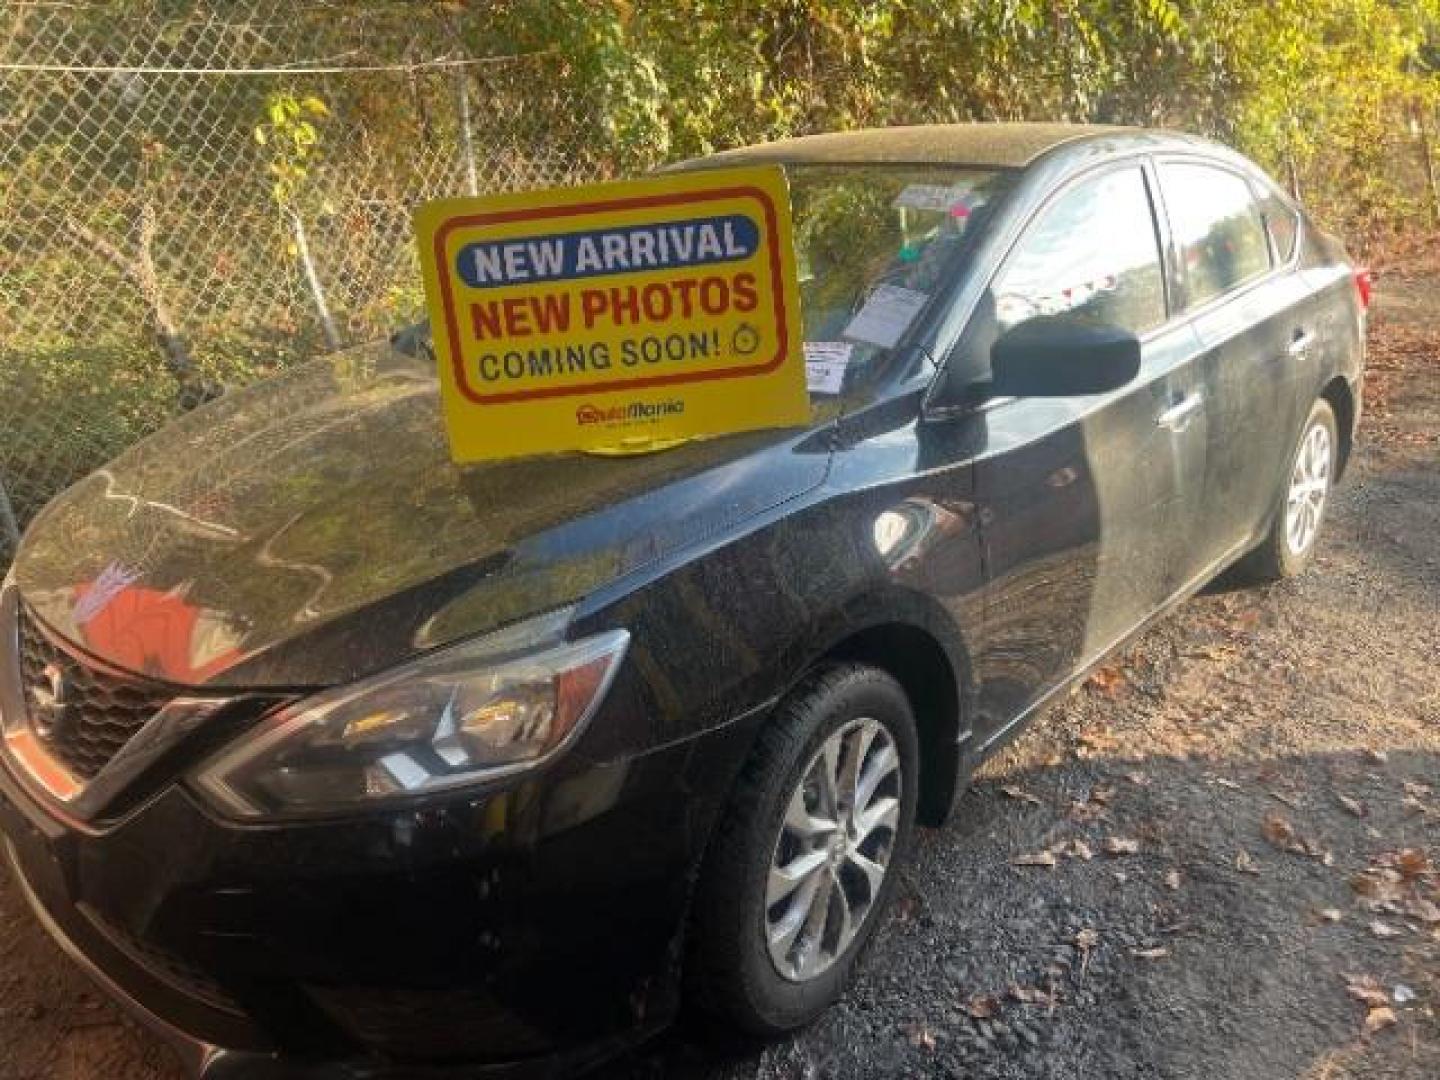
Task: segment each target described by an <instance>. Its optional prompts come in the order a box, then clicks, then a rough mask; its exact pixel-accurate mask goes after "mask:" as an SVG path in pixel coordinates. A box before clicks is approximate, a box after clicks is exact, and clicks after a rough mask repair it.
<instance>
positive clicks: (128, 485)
mask: <svg viewBox="0 0 1440 1080" xmlns="http://www.w3.org/2000/svg"><path fill="white" fill-rule="evenodd" d="M825 446H826V440H825V439H823V438H821V437H818V436H817V435H816V434H815V433H814V429H813V428H812V429H811V432H810V433H807V432H804V431H797V430H793V429H792V430H788V431H762V432H751V433H746V434H741V435H732V436H727V437H724V438H716V439H706V440H696V441H693V442H690V443H687V444H683V445H681V446H679V447H676V448H674V449H671V450H668V451H665V452H661V453H655V454H649V455H643V456H630V457H600V456H592V455H581V454H566V455H556V456H552V457H536V458H527V459H518V460H513V461H504V462H488V463H481V464H476V465H467V466H458V465H455V464H453V463H452V462H451V461H450V458H449V453H448V448H447V445H446V441H445V437H444V433H443V427H442V424H441V418H440V409H439V395H438V389H437V382H436V379H435V377H434V372H433V365H432V364H431V363H430V362H429V361H427V360H420V359H414V358H412V357H410V356H407V355H405V354H403V353H401V352H399V351H398V350H396V349H394V348H392V347H390V346H389V345H384V344H379V345H374V346H366V347H363V348H359V349H354V350H350V351H347V352H343V353H340V354H337V355H335V356H333V357H330V358H327V359H325V360H322V361H318V362H315V363H311V364H307V365H305V366H303V367H300V368H296V369H293V370H291V371H289V372H287V373H285V374H283V375H281V376H278V377H276V378H273V379H270V380H267V381H265V382H263V383H261V384H258V385H257V386H254V387H252V388H250V389H247V390H244V391H240V392H236V393H233V394H229V395H226V396H225V397H224V398H222V399H221V400H219V401H217V402H214V403H212V404H210V405H208V406H205V407H203V408H201V409H198V410H196V411H195V412H193V413H190V414H188V415H186V416H184V417H183V418H181V419H180V420H178V421H177V422H176V423H174V424H172V425H171V426H169V427H168V428H166V429H165V430H163V431H161V432H160V433H158V434H156V435H154V436H152V437H151V438H149V439H147V440H146V441H144V442H142V443H140V444H139V445H137V446H136V447H134V448H133V449H131V450H130V451H128V452H127V453H125V454H124V455H122V456H121V457H120V458H118V459H116V460H115V461H114V462H113V463H111V464H110V465H109V466H107V467H106V468H103V469H101V470H99V471H98V472H96V473H94V474H93V475H91V476H90V477H88V478H87V479H85V480H83V481H81V482H80V483H79V484H76V485H75V486H74V487H72V488H71V489H70V490H68V491H66V492H65V493H64V494H62V495H61V496H59V497H58V498H57V499H56V500H55V501H54V502H52V503H51V504H50V505H49V506H48V507H46V509H45V510H44V511H43V512H42V513H41V514H40V515H39V517H38V518H37V519H36V520H35V522H34V523H33V525H32V526H31V528H30V530H29V531H28V533H27V534H26V536H25V539H24V541H23V542H22V544H21V547H20V551H19V552H18V554H17V557H16V562H15V567H14V572H15V579H16V582H17V584H18V586H19V589H20V592H21V595H22V596H23V597H24V599H25V601H26V604H27V607H28V609H29V611H30V612H31V614H32V615H34V616H35V617H38V619H39V620H40V621H42V622H43V623H45V624H47V625H48V626H49V627H50V628H51V629H52V630H54V631H56V632H58V633H60V634H62V635H64V636H65V637H67V638H69V639H70V640H72V641H74V642H75V643H77V644H78V645H80V646H81V647H82V648H83V649H84V650H85V651H87V652H89V653H90V654H91V655H92V656H94V657H96V658H98V659H100V660H102V661H104V662H106V663H108V664H110V665H113V666H115V667H118V668H121V669H125V670H129V671H135V672H139V673H143V674H146V675H149V676H152V677H155V678H160V679H164V680H167V681H170V682H173V683H178V684H182V685H188V686H207V687H227V688H231V687H234V688H238V687H244V688H258V687H308V686H319V685H327V684H331V683H336V682H342V681H345V680H348V679H353V678H356V677H358V676H360V675H363V674H366V673H368V672H371V671H375V670H379V669H381V668H383V667H386V666H389V665H391V664H393V663H396V662H399V661H400V660H403V659H405V658H406V657H408V656H410V655H413V654H415V653H417V652H420V651H423V650H425V649H428V648H433V647H435V646H438V645H442V644H445V643H446V642H450V641H455V640H459V639H461V638H464V637H468V636H471V635H474V634H478V633H482V632H484V631H487V630H490V629H493V628H495V627H498V626H501V625H503V624H504V623H507V622H510V621H513V620H514V619H517V618H520V617H523V616H525V615H529V614H533V613H535V612H539V611H543V610H546V609H548V608H551V607H554V606H557V605H560V604H564V603H567V602H570V601H572V600H575V599H578V598H580V597H581V596H583V595H585V594H586V593H587V592H589V591H591V590H593V589H594V588H596V587H597V586H599V585H602V584H604V583H607V582H610V581H613V580H614V579H616V578H618V577H621V576H623V575H625V574H627V573H630V572H632V571H635V570H637V569H639V568H640V567H642V566H644V565H645V564H646V563H649V562H652V561H654V560H656V559H658V558H660V557H662V556H664V555H666V554H669V553H673V552H674V551H676V550H677V549H679V548H681V547H683V546H685V545H687V544H692V543H695V542H696V541H698V540H701V539H703V538H705V537H708V536H712V535H713V534H715V533H716V532H717V531H719V530H723V529H725V528H727V527H729V526H732V525H734V524H736V523H738V522H740V521H743V520H744V519H746V518H748V517H751V516H753V515H755V514H758V513H760V512H762V511H764V510H766V509H769V508H771V507H773V506H776V505H778V504H779V503H781V502H783V501H785V500H787V499H790V498H793V497H794V496H796V495H798V494H800V493H801V492H803V491H806V490H808V489H810V488H813V487H815V486H816V485H818V484H819V483H820V482H821V481H822V480H823V479H824V476H825V471H826V468H827V464H828V453H827V451H826V449H825Z"/></svg>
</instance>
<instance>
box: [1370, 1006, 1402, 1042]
mask: <svg viewBox="0 0 1440 1080" xmlns="http://www.w3.org/2000/svg"><path fill="white" fill-rule="evenodd" d="M1395 1022H1396V1020H1395V1010H1394V1009H1392V1008H1390V1007H1389V1006H1388V1005H1382V1006H1380V1007H1379V1008H1378V1009H1371V1010H1370V1011H1369V1012H1368V1013H1366V1014H1365V1034H1367V1035H1374V1034H1375V1033H1376V1032H1377V1031H1383V1030H1384V1029H1385V1028H1388V1027H1390V1026H1392V1025H1393V1024H1394V1023H1395Z"/></svg>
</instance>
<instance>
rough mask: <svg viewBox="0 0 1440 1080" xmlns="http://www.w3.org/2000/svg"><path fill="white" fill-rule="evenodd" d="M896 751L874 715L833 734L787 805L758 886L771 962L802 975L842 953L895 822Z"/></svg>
mask: <svg viewBox="0 0 1440 1080" xmlns="http://www.w3.org/2000/svg"><path fill="white" fill-rule="evenodd" d="M901 773H902V770H901V767H900V754H899V752H898V750H897V749H896V746H895V740H894V739H893V738H892V737H891V735H890V732H889V731H888V730H887V729H886V728H885V726H884V725H883V724H881V723H880V722H879V721H878V720H874V719H870V718H861V719H858V720H853V721H851V722H850V723H848V724H846V725H844V726H843V727H841V728H839V729H838V730H837V731H835V732H833V733H832V734H831V735H830V736H829V737H828V738H827V739H826V740H825V742H824V743H823V744H822V745H821V746H820V748H819V750H817V751H816V752H815V755H814V756H813V757H812V758H811V759H810V761H809V763H808V764H807V765H806V766H805V769H804V770H803V771H802V772H801V774H800V781H799V783H798V785H797V786H796V788H795V790H794V791H793V792H792V793H791V796H790V799H789V802H788V803H787V804H786V810H785V818H784V821H783V822H782V824H781V827H780V835H779V836H778V837H777V838H776V842H775V851H774V854H773V856H772V858H771V863H770V872H769V876H768V878H767V882H766V894H765V908H764V911H765V926H764V932H765V941H766V944H767V945H768V947H769V950H770V959H771V961H772V962H773V963H774V965H775V970H776V971H778V972H779V973H780V975H781V976H782V977H783V978H785V979H788V980H790V981H791V982H805V981H807V980H809V979H813V978H815V977H816V976H817V975H819V974H820V973H821V972H823V971H825V970H826V969H827V968H829V967H830V966H831V965H832V964H834V963H835V962H836V961H837V960H839V959H840V958H841V957H842V956H844V955H845V952H846V950H847V949H848V948H849V947H850V944H851V942H853V941H854V940H855V937H856V935H857V934H859V932H860V929H861V927H862V926H863V925H864V923H865V920H866V918H867V917H868V916H869V915H870V913H871V911H872V910H873V909H874V907H875V903H876V900H877V899H878V897H879V895H880V889H881V886H882V885H883V884H884V882H885V875H886V873H887V872H888V871H889V868H890V860H891V856H892V854H893V853H894V848H895V838H896V835H897V831H898V829H899V825H900V809H901V802H900V794H901V784H902V782H903V779H904V778H903V777H902V775H901Z"/></svg>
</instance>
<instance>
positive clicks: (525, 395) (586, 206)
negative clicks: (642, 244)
mask: <svg viewBox="0 0 1440 1080" xmlns="http://www.w3.org/2000/svg"><path fill="white" fill-rule="evenodd" d="M733 198H751V199H754V200H755V201H756V202H758V203H759V204H760V205H761V207H762V209H763V210H764V211H765V235H766V238H767V240H768V242H769V244H770V282H771V288H772V290H773V292H774V296H775V324H776V329H778V330H779V332H780V349H779V351H778V352H777V353H776V354H775V356H774V358H773V359H771V360H767V361H766V362H765V363H763V364H749V365H746V366H745V367H734V368H723V369H721V370H719V371H701V372H693V373H683V374H677V375H648V376H644V377H642V378H638V379H625V380H623V381H620V382H590V383H578V384H576V385H573V386H552V387H545V388H542V389H539V390H512V391H509V392H507V393H502V394H481V393H478V392H477V391H476V390H474V389H473V388H472V387H471V386H470V384H469V383H468V382H467V381H466V379H465V363H464V358H463V357H462V356H461V355H460V354H461V352H462V350H461V348H460V332H459V331H460V328H459V324H458V322H457V316H456V313H455V298H454V296H453V294H452V292H451V289H450V274H449V272H448V269H449V268H448V265H447V262H448V257H447V256H446V254H445V241H446V239H447V238H448V237H449V235H450V233H452V232H453V231H454V230H456V229H460V228H466V227H470V226H475V225H495V224H502V223H507V222H511V221H543V220H545V219H546V218H561V217H576V216H578V215H580V214H592V213H599V212H603V211H607V210H633V209H637V208H640V207H647V206H669V205H670V204H672V203H694V202H704V201H709V200H715V199H733ZM434 256H435V262H436V267H437V269H439V271H440V274H439V280H440V303H441V306H442V307H443V308H444V310H445V331H446V333H447V334H449V335H450V346H451V350H452V353H453V355H452V356H451V358H450V364H451V367H452V369H453V371H454V375H455V385H456V386H457V387H458V388H459V390H460V392H461V393H462V394H464V395H465V396H466V397H467V398H469V399H470V400H471V401H473V402H475V403H476V404H477V405H501V404H504V403H506V402H510V401H528V400H531V399H533V398H550V397H569V396H571V395H574V394H595V393H602V392H606V391H611V390H635V389H640V388H643V387H647V386H671V385H674V384H676V383H693V382H707V381H709V380H711V379H734V378H740V377H744V376H749V375H765V374H768V373H769V372H772V371H774V370H775V369H776V368H778V367H779V366H780V364H781V362H782V361H783V360H784V359H785V344H786V340H787V336H788V335H787V333H786V329H787V324H786V320H787V318H788V313H787V312H786V310H785V293H784V289H783V288H782V287H781V266H780V226H779V222H778V221H777V220H776V215H775V202H774V200H773V199H771V198H770V196H769V194H768V193H767V192H765V191H763V190H761V189H760V188H758V187H753V186H750V185H745V186H742V187H729V188H716V189H715V190H713V191H695V192H675V193H673V194H670V195H637V196H634V197H633V198H629V199H612V200H608V201H605V202H594V203H575V204H573V205H570V206H548V207H542V208H541V209H539V210H534V209H529V210H500V211H496V212H494V213H490V214H471V215H468V216H466V217H459V218H453V219H451V220H450V221H447V222H445V224H443V225H441V226H440V227H439V228H438V229H436V230H435V242H434Z"/></svg>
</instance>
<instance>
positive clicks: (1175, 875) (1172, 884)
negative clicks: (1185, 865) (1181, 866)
mask: <svg viewBox="0 0 1440 1080" xmlns="http://www.w3.org/2000/svg"><path fill="white" fill-rule="evenodd" d="M1165 887H1166V888H1167V889H1169V890H1170V891H1171V892H1174V891H1175V890H1176V889H1178V888H1180V871H1179V870H1171V871H1169V872H1168V873H1166V875H1165Z"/></svg>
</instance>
